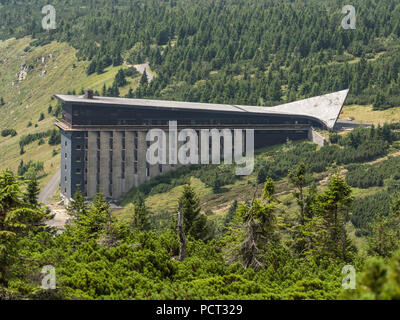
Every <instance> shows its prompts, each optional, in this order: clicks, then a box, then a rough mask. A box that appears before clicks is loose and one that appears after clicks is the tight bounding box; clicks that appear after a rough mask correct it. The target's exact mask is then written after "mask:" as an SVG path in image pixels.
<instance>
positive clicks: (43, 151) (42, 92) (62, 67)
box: [0, 37, 139, 185]
mask: <svg viewBox="0 0 400 320" xmlns="http://www.w3.org/2000/svg"><path fill="white" fill-rule="evenodd" d="M30 42H31V39H30V38H29V37H26V38H23V39H18V40H16V39H9V40H7V41H1V42H0V83H1V85H0V97H3V99H4V102H5V104H4V106H0V131H1V130H3V129H15V130H16V131H17V133H18V134H17V135H16V136H15V137H10V136H8V137H0V170H1V169H6V168H10V169H12V170H14V171H15V170H16V169H17V167H18V164H19V162H20V160H23V161H24V162H25V163H26V162H28V161H29V160H32V161H43V162H44V171H45V176H44V177H43V179H42V181H41V183H42V185H43V184H44V183H45V182H47V181H48V180H49V179H50V178H51V176H52V175H53V173H54V172H55V171H56V170H57V168H58V167H59V162H60V161H59V153H58V154H57V155H53V150H56V151H59V149H60V147H59V146H56V147H52V146H49V144H48V143H47V139H46V143H44V144H42V145H38V141H34V142H33V143H31V144H29V145H28V146H26V147H25V151H26V152H25V154H23V155H20V148H19V140H20V138H21V136H23V135H25V134H31V133H38V132H44V131H47V130H49V129H52V128H54V122H55V120H56V119H55V117H54V116H53V115H51V114H49V113H48V107H49V105H51V106H52V107H53V111H54V109H55V106H56V99H55V98H53V95H54V94H55V93H67V92H72V91H74V90H75V92H76V93H77V94H79V92H80V91H81V90H82V89H86V88H89V87H90V88H92V89H94V90H98V91H99V92H101V89H102V87H103V85H104V84H106V85H107V86H109V85H110V84H111V83H112V82H113V80H114V77H115V75H116V73H117V71H118V70H119V68H121V67H109V68H107V69H106V70H105V72H104V73H103V74H100V75H98V74H93V75H91V76H87V75H86V68H87V65H88V62H87V61H78V59H77V58H76V50H75V49H73V48H72V47H71V46H70V45H68V44H66V43H58V42H55V41H54V42H52V43H50V44H47V45H45V46H43V47H31V46H29V44H30ZM25 48H27V49H25ZM24 49H25V50H24ZM25 51H28V52H25ZM24 71H26V77H25V75H24ZM21 72H22V73H21ZM19 79H21V81H20V80H19ZM22 79H24V80H22ZM138 80H139V78H137V79H128V81H129V82H130V83H129V84H128V85H127V86H126V87H124V88H121V89H120V93H121V95H124V94H126V93H127V92H128V90H129V87H132V88H133V89H134V88H135V87H136V86H137V84H138ZM41 113H43V114H44V116H45V118H44V120H42V121H38V120H39V117H40V114H41ZM29 122H31V123H32V125H31V126H29V127H28V123H29Z"/></svg>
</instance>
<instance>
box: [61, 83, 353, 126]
mask: <svg viewBox="0 0 400 320" xmlns="http://www.w3.org/2000/svg"><path fill="white" fill-rule="evenodd" d="M348 92H349V90H348V89H347V90H342V91H337V92H333V93H329V94H325V95H322V96H317V97H313V98H309V99H304V100H300V101H295V102H291V103H286V104H282V105H278V106H275V107H257V106H242V105H233V104H211V103H198V102H182V101H167V100H148V99H128V98H112V97H97V96H95V97H93V98H92V99H87V98H84V96H73V95H63V94H56V95H55V97H56V98H57V99H59V100H61V101H63V102H68V103H77V104H96V105H118V106H137V107H149V108H156V109H159V108H163V109H164V108H167V109H171V110H176V109H182V110H197V111H201V110H204V111H211V112H218V111H219V112H235V113H236V112H242V113H258V114H275V115H288V116H305V117H310V118H314V119H317V120H319V121H320V122H322V123H323V124H324V125H325V126H326V127H327V128H328V129H333V127H334V125H335V123H336V121H337V119H338V117H339V114H340V112H341V110H342V107H343V104H344V101H345V100H346V97H347V94H348Z"/></svg>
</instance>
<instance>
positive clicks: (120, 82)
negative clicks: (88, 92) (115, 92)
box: [114, 69, 127, 87]
mask: <svg viewBox="0 0 400 320" xmlns="http://www.w3.org/2000/svg"><path fill="white" fill-rule="evenodd" d="M114 82H115V83H116V85H117V86H118V87H123V86H125V85H126V84H127V81H126V79H125V73H124V71H123V70H122V69H119V70H118V73H117V74H116V75H115V79H114Z"/></svg>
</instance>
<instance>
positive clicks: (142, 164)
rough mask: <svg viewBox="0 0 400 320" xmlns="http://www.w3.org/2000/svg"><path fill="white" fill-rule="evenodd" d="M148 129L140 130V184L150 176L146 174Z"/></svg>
mask: <svg viewBox="0 0 400 320" xmlns="http://www.w3.org/2000/svg"><path fill="white" fill-rule="evenodd" d="M146 133H147V132H146V131H139V132H138V152H137V154H138V185H140V184H142V183H143V182H145V181H147V180H148V179H149V178H150V177H147V176H146V165H147V160H146V152H147V142H146Z"/></svg>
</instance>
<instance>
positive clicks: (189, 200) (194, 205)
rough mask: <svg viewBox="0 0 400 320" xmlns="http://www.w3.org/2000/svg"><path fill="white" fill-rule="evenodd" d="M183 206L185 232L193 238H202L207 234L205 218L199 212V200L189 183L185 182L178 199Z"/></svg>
mask: <svg viewBox="0 0 400 320" xmlns="http://www.w3.org/2000/svg"><path fill="white" fill-rule="evenodd" d="M179 205H182V208H183V224H184V230H185V234H187V235H190V236H192V237H193V238H195V239H203V238H205V237H206V235H207V228H206V227H207V218H206V216H205V215H203V214H201V213H200V200H199V198H198V197H197V195H196V193H195V192H194V190H193V188H192V187H191V186H190V184H186V185H185V186H184V188H183V193H182V196H181V198H180V199H179Z"/></svg>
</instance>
